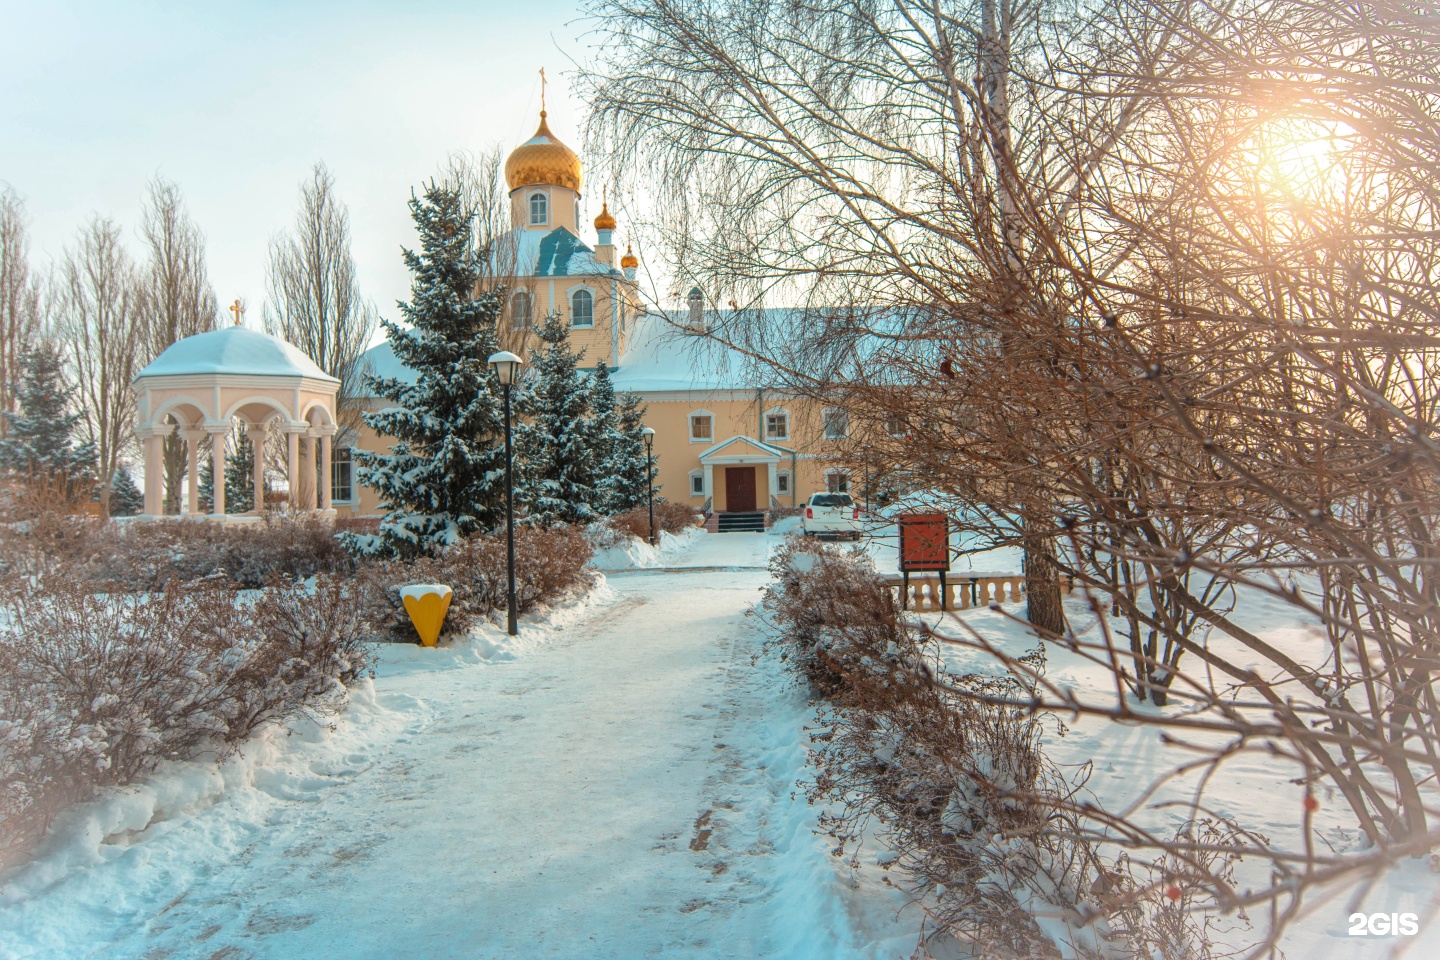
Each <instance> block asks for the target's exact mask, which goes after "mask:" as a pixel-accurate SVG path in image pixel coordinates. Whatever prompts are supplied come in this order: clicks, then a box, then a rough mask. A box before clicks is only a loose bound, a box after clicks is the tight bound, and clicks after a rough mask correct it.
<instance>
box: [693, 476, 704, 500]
mask: <svg viewBox="0 0 1440 960" xmlns="http://www.w3.org/2000/svg"><path fill="white" fill-rule="evenodd" d="M690 496H692V497H703V496H705V472H704V471H703V470H691V471H690Z"/></svg>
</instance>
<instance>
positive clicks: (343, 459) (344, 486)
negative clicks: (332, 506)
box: [330, 447, 355, 503]
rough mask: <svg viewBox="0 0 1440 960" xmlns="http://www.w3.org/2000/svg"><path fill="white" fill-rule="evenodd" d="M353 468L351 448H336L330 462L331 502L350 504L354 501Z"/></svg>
mask: <svg viewBox="0 0 1440 960" xmlns="http://www.w3.org/2000/svg"><path fill="white" fill-rule="evenodd" d="M351 467H352V464H351V460H350V448H349V447H338V448H336V450H335V454H334V456H333V457H332V458H331V460H330V500H331V501H332V502H333V503H349V502H350V501H351V500H353V499H354V496H355V488H354V486H353V484H352V483H351V476H352V470H351Z"/></svg>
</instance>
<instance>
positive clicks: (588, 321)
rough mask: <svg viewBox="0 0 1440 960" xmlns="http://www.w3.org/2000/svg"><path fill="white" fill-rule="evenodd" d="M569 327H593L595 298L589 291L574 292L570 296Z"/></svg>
mask: <svg viewBox="0 0 1440 960" xmlns="http://www.w3.org/2000/svg"><path fill="white" fill-rule="evenodd" d="M570 326H572V327H593V326H595V297H594V296H593V295H592V294H591V293H590V291H589V290H576V291H575V292H574V293H572V294H570Z"/></svg>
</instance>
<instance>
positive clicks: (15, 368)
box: [0, 187, 43, 433]
mask: <svg viewBox="0 0 1440 960" xmlns="http://www.w3.org/2000/svg"><path fill="white" fill-rule="evenodd" d="M29 246H30V244H29V239H28V238H27V237H26V235H25V205H24V202H23V201H22V200H21V199H20V197H19V196H18V195H17V194H16V193H15V191H14V190H12V189H10V188H9V187H6V188H5V189H4V190H3V191H0V414H3V413H14V412H15V397H14V395H13V393H12V388H13V386H14V384H15V383H16V382H17V381H18V380H19V376H20V356H21V354H22V353H24V351H25V346H26V344H27V343H29V341H30V339H31V338H32V337H34V336H35V335H36V334H38V333H39V332H40V325H41V317H42V310H43V307H42V303H41V290H40V281H39V278H37V277H34V276H32V275H31V272H30V251H29ZM4 424H5V420H4V418H3V417H0V433H3V431H4V429H5V428H4Z"/></svg>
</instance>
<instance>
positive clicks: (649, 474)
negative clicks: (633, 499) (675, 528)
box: [640, 427, 655, 547]
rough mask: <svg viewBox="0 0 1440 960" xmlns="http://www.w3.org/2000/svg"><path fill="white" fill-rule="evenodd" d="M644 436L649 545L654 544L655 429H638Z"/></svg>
mask: <svg viewBox="0 0 1440 960" xmlns="http://www.w3.org/2000/svg"><path fill="white" fill-rule="evenodd" d="M640 436H642V437H644V438H645V493H646V495H647V496H648V497H649V499H650V546H652V547H653V546H655V470H654V466H653V464H654V463H655V431H654V430H651V429H650V428H649V427H646V428H645V429H644V430H641V431H640Z"/></svg>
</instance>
